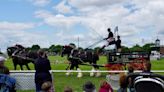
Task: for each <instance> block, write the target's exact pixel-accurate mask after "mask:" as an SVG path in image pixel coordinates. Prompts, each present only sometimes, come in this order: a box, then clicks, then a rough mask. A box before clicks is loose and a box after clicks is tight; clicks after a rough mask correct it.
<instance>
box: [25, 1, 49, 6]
mask: <svg viewBox="0 0 164 92" xmlns="http://www.w3.org/2000/svg"><path fill="white" fill-rule="evenodd" d="M28 1H30V2H31V3H32V4H34V5H36V6H41V7H42V6H46V5H47V4H49V3H50V2H51V0H28Z"/></svg>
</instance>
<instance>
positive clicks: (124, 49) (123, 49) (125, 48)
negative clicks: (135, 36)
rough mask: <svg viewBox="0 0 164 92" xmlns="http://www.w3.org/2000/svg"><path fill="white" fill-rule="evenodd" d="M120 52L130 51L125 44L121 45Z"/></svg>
mask: <svg viewBox="0 0 164 92" xmlns="http://www.w3.org/2000/svg"><path fill="white" fill-rule="evenodd" d="M122 52H130V49H129V48H128V47H126V46H122Z"/></svg>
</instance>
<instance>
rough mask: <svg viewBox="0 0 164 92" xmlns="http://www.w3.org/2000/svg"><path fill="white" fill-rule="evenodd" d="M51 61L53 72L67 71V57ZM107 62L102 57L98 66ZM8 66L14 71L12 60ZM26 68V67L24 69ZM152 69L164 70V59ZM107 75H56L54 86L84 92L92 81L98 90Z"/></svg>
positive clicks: (83, 67) (153, 65)
mask: <svg viewBox="0 0 164 92" xmlns="http://www.w3.org/2000/svg"><path fill="white" fill-rule="evenodd" d="M49 59H50V61H51V67H52V69H53V70H65V68H66V67H67V65H68V64H67V59H66V57H63V58H61V57H60V56H49ZM106 62H107V60H106V57H105V56H102V57H100V60H99V61H98V64H105V63H106ZM6 66H7V67H8V68H9V69H10V70H13V69H14V67H13V63H12V61H11V59H9V60H8V61H7V62H6ZM29 66H30V68H31V69H34V65H33V64H29ZM24 68H26V67H24ZM80 68H81V69H82V70H91V67H90V66H82V65H81V66H80ZM152 69H153V70H164V59H162V60H159V61H152ZM17 70H20V67H19V66H17ZM100 70H104V68H100ZM106 74H107V73H103V74H102V76H101V77H90V76H89V73H84V76H83V77H82V78H80V79H79V78H77V77H76V76H77V73H73V75H71V76H65V73H54V86H55V91H56V92H63V89H64V87H65V86H70V87H72V88H73V89H74V92H82V86H83V84H84V83H85V82H86V81H92V82H93V83H94V84H95V85H96V88H97V89H98V88H99V86H100V81H101V80H104V79H105V78H106ZM18 92H34V91H18Z"/></svg>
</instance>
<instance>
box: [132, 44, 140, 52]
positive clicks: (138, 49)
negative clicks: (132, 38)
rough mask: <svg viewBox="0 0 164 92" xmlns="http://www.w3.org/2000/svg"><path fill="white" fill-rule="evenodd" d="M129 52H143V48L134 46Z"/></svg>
mask: <svg viewBox="0 0 164 92" xmlns="http://www.w3.org/2000/svg"><path fill="white" fill-rule="evenodd" d="M130 51H143V48H142V47H141V46H140V45H138V44H136V45H135V46H133V47H132V48H130Z"/></svg>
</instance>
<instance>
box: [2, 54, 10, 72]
mask: <svg viewBox="0 0 164 92" xmlns="http://www.w3.org/2000/svg"><path fill="white" fill-rule="evenodd" d="M4 62H5V58H4V57H2V56H0V74H9V69H8V68H7V67H5V65H4Z"/></svg>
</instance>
